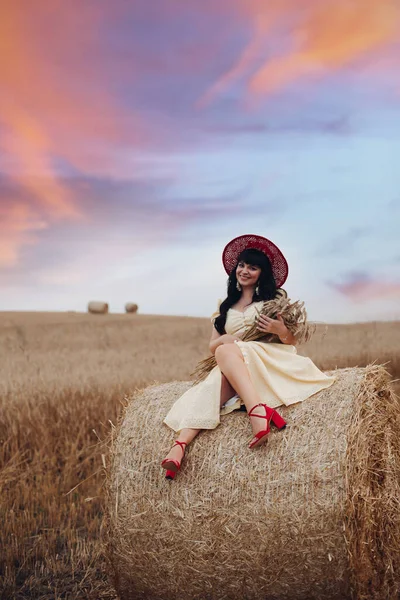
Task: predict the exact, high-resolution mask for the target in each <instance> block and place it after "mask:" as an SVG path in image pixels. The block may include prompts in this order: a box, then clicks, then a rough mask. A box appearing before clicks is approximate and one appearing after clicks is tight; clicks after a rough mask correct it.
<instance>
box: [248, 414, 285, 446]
mask: <svg viewBox="0 0 400 600" xmlns="http://www.w3.org/2000/svg"><path fill="white" fill-rule="evenodd" d="M258 406H263V407H264V409H265V415H257V414H255V413H254V414H252V413H253V411H254V409H255V408H257V407H258ZM248 415H249V417H259V418H260V419H266V421H267V427H266V428H265V429H262V430H261V431H259V432H258V433H256V434H255V435H254V436H253V438H252V439H254V438H256V439H255V440H254V442H252V443H250V444H249V448H254V447H256V446H261V443H264V442H266V441H267V440H266V438H267V435H268V434H269V432H270V431H271V427H270V423H273V424H274V425H275V427H277V428H278V429H283V428H284V427H286V421H285V419H284V418H283V417H281V415H280V414H279V413H277V412H276V410H275V409H274V408H270V407H269V406H268V405H267V404H256V405H255V406H253V408H252V409H251V410H250V411H249V413H248Z"/></svg>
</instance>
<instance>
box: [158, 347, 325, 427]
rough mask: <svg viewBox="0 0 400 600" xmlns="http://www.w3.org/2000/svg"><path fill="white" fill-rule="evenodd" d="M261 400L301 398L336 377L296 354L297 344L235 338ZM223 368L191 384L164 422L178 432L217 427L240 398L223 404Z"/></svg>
mask: <svg viewBox="0 0 400 600" xmlns="http://www.w3.org/2000/svg"><path fill="white" fill-rule="evenodd" d="M235 343H236V344H237V345H238V347H239V348H240V350H241V352H242V354H243V358H244V362H245V364H246V366H247V369H248V371H249V374H250V378H251V380H252V382H253V384H254V386H255V389H256V390H257V392H258V394H259V396H260V398H261V402H263V403H265V404H268V406H270V407H271V408H276V407H277V406H282V405H285V406H289V405H290V404H295V403H296V402H302V401H303V400H306V399H307V398H309V397H310V396H312V395H313V394H316V393H317V392H319V391H321V390H323V389H325V388H328V387H329V386H331V385H332V383H333V382H334V381H335V377H330V376H327V375H325V374H324V373H323V372H322V371H320V370H319V369H318V367H317V366H316V365H315V364H314V363H313V362H312V360H311V359H310V358H308V357H305V356H300V355H299V354H297V349H296V347H295V346H291V345H288V344H274V343H264V342H256V341H253V342H243V341H240V340H239V341H237V342H235ZM220 398H221V371H220V369H219V367H218V366H216V367H214V369H213V370H212V371H211V372H210V373H209V374H208V375H207V377H206V379H204V380H203V381H201V382H200V383H198V384H197V385H194V386H192V387H191V388H189V389H188V390H187V391H186V392H185V393H184V394H183V395H182V396H181V397H180V398H178V400H177V401H176V402H175V404H174V405H173V406H172V408H171V410H170V411H169V413H168V414H167V416H166V417H165V419H164V423H165V424H166V425H168V427H171V429H173V430H174V431H176V432H179V431H180V430H181V429H184V428H191V429H214V428H215V427H217V426H218V425H219V423H220V416H221V415H224V414H227V413H230V412H232V411H233V410H236V409H238V408H240V405H241V404H242V402H241V400H240V398H237V399H235V400H233V401H232V402H229V403H228V405H225V406H224V407H223V408H220Z"/></svg>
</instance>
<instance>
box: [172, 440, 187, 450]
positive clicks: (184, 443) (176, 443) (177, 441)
mask: <svg viewBox="0 0 400 600" xmlns="http://www.w3.org/2000/svg"><path fill="white" fill-rule="evenodd" d="M174 446H180V447H181V448H182V450H183V451H184V452H185V446H187V443H186V442H180V441H179V440H176V442H175V444H174Z"/></svg>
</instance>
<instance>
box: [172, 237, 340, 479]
mask: <svg viewBox="0 0 400 600" xmlns="http://www.w3.org/2000/svg"><path fill="white" fill-rule="evenodd" d="M222 260H223V264H224V267H225V270H226V272H227V273H228V275H229V279H228V295H227V298H226V299H225V300H224V301H223V302H222V303H221V305H220V307H219V310H218V312H216V313H214V314H213V315H212V318H211V320H212V323H213V328H212V333H211V339H210V346H209V347H210V351H211V353H212V354H213V355H214V356H215V361H216V366H215V367H214V368H213V369H212V370H211V371H210V373H209V374H208V376H207V377H206V378H205V379H204V380H203V381H201V382H200V383H198V384H197V385H194V386H193V387H191V388H190V389H189V390H187V392H185V393H184V394H183V396H181V397H180V398H179V399H178V400H177V401H176V402H175V404H174V405H173V406H172V408H171V410H170V411H169V413H168V414H167V416H166V418H165V420H164V423H166V425H168V426H169V427H171V428H172V429H173V430H174V431H176V432H177V433H178V438H177V440H176V442H175V444H174V445H173V447H172V448H171V450H170V452H169V453H168V455H167V457H166V458H165V459H164V460H163V461H162V463H161V465H162V467H163V468H164V469H166V471H167V474H166V476H167V477H168V478H170V479H173V478H174V476H175V474H176V472H177V471H178V470H179V469H180V465H181V461H182V458H183V455H184V453H185V449H186V446H187V445H188V444H190V442H191V441H192V440H193V439H194V438H195V437H196V435H198V433H199V432H200V431H201V430H202V429H214V428H215V427H217V426H218V424H219V422H220V415H221V414H227V413H229V412H231V411H232V410H236V409H239V408H240V407H241V404H244V406H245V408H246V410H247V413H248V416H249V419H250V424H251V427H252V430H253V437H252V439H251V441H250V443H249V448H255V447H257V446H260V445H261V444H263V443H265V442H266V440H267V437H268V433H269V431H270V423H271V422H272V423H273V424H274V425H275V426H277V427H278V428H279V429H282V428H283V427H284V426H285V425H286V423H285V421H284V420H283V418H282V417H281V416H280V415H279V413H278V412H277V411H276V410H275V408H276V407H278V406H281V405H286V406H288V405H290V404H294V403H296V402H301V401H303V400H305V399H306V398H309V397H310V396H311V395H313V394H315V393H317V392H319V391H320V390H322V389H324V388H327V387H329V386H330V385H331V384H332V383H333V381H334V377H328V376H326V375H325V374H324V373H322V372H321V371H320V370H319V369H318V368H317V367H316V366H315V365H314V363H313V362H312V361H311V359H310V358H307V357H303V356H299V355H298V354H297V350H296V348H295V344H296V341H297V339H296V336H295V335H293V333H292V332H291V331H290V330H289V328H288V327H287V326H286V324H285V320H284V318H283V317H282V315H280V314H279V313H278V314H275V315H274V317H273V318H272V317H269V316H267V315H263V314H260V313H261V310H263V308H265V307H266V306H267V303H268V306H270V305H271V304H272V305H273V304H274V302H272V303H271V302H270V301H271V300H273V301H276V303H277V306H282V302H281V301H282V299H283V302H284V303H285V301H286V298H287V294H286V292H285V290H283V289H281V286H282V285H283V283H284V282H285V281H286V278H287V275H288V266H287V262H286V260H285V258H284V256H283V255H282V253H281V251H280V250H279V249H278V248H277V247H276V246H275V244H273V243H272V242H271V241H270V240H268V239H266V238H263V237H261V236H257V235H244V236H240V237H238V238H235V239H234V240H232V241H231V242H229V244H227V246H226V247H225V249H224V251H223V255H222ZM280 302H281V303H280ZM255 321H256V322H257V329H258V330H259V332H260V335H261V334H264V339H263V341H243V340H242V338H243V336H244V335H245V334H246V332H248V331H249V329H250V328H251V327H253V326H254V323H255ZM291 329H293V327H291ZM265 340H268V341H265Z"/></svg>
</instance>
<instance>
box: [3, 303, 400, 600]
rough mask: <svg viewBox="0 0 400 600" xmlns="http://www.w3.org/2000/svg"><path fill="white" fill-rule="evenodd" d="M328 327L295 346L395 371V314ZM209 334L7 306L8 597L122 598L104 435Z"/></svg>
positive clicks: (323, 359) (399, 326) (202, 323)
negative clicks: (116, 584) (112, 572)
mask: <svg viewBox="0 0 400 600" xmlns="http://www.w3.org/2000/svg"><path fill="white" fill-rule="evenodd" d="M323 333H324V328H322V327H320V328H319V329H318V331H317V334H316V335H315V337H314V338H313V340H312V341H311V342H309V343H308V344H307V347H303V348H300V349H299V351H300V352H301V353H306V354H308V355H309V356H311V358H312V359H313V360H314V362H315V363H316V364H317V365H318V367H320V368H321V369H323V370H328V369H335V368H336V367H353V366H365V365H367V364H369V363H371V362H373V361H376V362H377V363H387V365H386V368H387V369H388V370H389V372H390V373H391V375H392V377H394V378H398V377H399V374H400V348H399V341H398V340H399V339H400V323H398V322H393V323H368V324H355V325H342V326H340V325H335V326H330V327H329V328H328V332H327V334H326V335H325V336H324V337H323ZM209 334H210V323H209V321H208V320H207V319H199V318H188V317H186V318H179V317H161V316H151V315H133V316H132V315H110V314H108V315H107V314H106V315H92V314H90V315H89V314H82V313H0V396H1V400H0V402H1V406H0V410H1V415H2V417H1V421H0V439H1V440H2V446H1V454H0V461H1V464H0V467H1V471H0V485H1V490H0V492H1V496H0V503H1V514H0V517H1V520H2V523H4V526H3V527H2V529H1V531H0V548H1V557H0V560H1V563H0V574H1V577H0V596H1V597H2V598H15V599H17V600H19V599H22V598H32V599H39V598H40V599H41V600H50V599H51V600H59V599H61V598H62V599H66V600H75V599H84V598H87V599H90V600H97V599H107V600H111V599H113V598H116V595H115V592H114V591H113V588H112V586H111V584H110V583H109V582H108V578H107V575H106V568H105V564H106V563H105V560H106V559H105V557H104V552H103V544H104V542H105V531H104V527H103V526H102V521H103V513H104V507H105V469H104V467H107V468H108V466H109V453H108V446H107V444H106V439H107V438H108V437H109V435H110V433H111V432H112V431H113V429H114V426H115V425H116V424H117V421H118V418H119V415H120V414H121V412H122V409H123V407H124V406H125V405H126V404H127V398H128V397H130V396H132V395H133V394H134V393H136V392H137V391H138V390H139V389H141V388H144V387H146V386H148V385H149V384H156V383H157V384H160V383H166V382H172V381H187V380H188V379H189V376H190V373H191V371H192V370H193V367H194V366H195V364H196V363H197V361H198V360H200V359H201V358H203V357H204V356H205V355H206V354H207V345H208V337H209ZM235 416H237V415H235ZM239 416H240V415H239ZM283 435H284V434H283ZM200 440H201V437H199V442H200ZM158 458H159V459H161V458H162V456H160V457H155V460H156V459H158ZM162 475H163V474H162V472H161V469H160V485H161V484H164V483H165V482H164V481H163V479H162ZM173 483H176V482H173Z"/></svg>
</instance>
